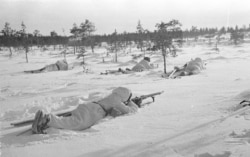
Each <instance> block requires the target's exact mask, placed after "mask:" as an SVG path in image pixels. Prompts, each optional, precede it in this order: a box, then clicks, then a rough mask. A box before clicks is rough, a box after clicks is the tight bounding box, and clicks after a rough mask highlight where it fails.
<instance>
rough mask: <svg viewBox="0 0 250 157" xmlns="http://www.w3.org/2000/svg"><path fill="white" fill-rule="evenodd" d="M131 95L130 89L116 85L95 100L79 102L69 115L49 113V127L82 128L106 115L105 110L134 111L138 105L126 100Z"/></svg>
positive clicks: (125, 112)
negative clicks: (108, 92)
mask: <svg viewBox="0 0 250 157" xmlns="http://www.w3.org/2000/svg"><path fill="white" fill-rule="evenodd" d="M130 95H131V91H130V90H129V89H127V88H124V87H118V88H116V89H114V90H113V91H112V93H111V94H110V95H108V96H106V97H104V98H102V99H101V100H99V101H97V102H90V103H86V104H80V105H79V106H78V107H77V108H76V109H75V110H73V111H72V115H71V116H69V117H58V116H56V115H53V114H50V121H49V123H48V126H49V127H53V128H59V129H69V130H84V129H87V128H89V127H91V126H93V125H94V124H96V123H97V122H98V121H99V120H101V119H103V118H104V117H105V116H106V115H107V111H110V110H111V109H112V108H115V109H116V110H118V111H119V112H121V114H127V113H134V112H136V111H137V109H138V107H137V105H136V104H134V103H133V102H132V101H129V102H128V103H127V105H125V103H124V102H126V101H127V100H128V99H129V97H130Z"/></svg>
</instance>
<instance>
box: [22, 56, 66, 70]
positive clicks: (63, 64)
mask: <svg viewBox="0 0 250 157" xmlns="http://www.w3.org/2000/svg"><path fill="white" fill-rule="evenodd" d="M68 69H69V65H68V63H67V61H66V60H65V59H64V60H59V61H57V62H56V63H54V64H49V65H46V66H45V67H43V68H41V69H38V70H29V71H24V72H25V73H42V72H49V71H66V70H68Z"/></svg>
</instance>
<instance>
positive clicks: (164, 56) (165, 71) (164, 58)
mask: <svg viewBox="0 0 250 157" xmlns="http://www.w3.org/2000/svg"><path fill="white" fill-rule="evenodd" d="M163 61H164V74H166V73H167V70H166V55H164V54H163Z"/></svg>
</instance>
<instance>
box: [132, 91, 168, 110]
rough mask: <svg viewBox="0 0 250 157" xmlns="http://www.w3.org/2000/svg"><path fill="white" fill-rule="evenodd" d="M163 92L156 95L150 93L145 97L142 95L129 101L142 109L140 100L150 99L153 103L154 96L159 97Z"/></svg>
mask: <svg viewBox="0 0 250 157" xmlns="http://www.w3.org/2000/svg"><path fill="white" fill-rule="evenodd" d="M163 92H164V91H161V92H156V93H152V94H147V95H142V96H140V97H137V96H136V97H135V98H132V99H131V101H133V102H134V103H135V104H136V105H137V106H138V107H139V108H140V107H142V105H141V103H142V100H144V99H147V98H150V97H151V98H152V100H153V102H155V96H156V95H160V94H162V93H163Z"/></svg>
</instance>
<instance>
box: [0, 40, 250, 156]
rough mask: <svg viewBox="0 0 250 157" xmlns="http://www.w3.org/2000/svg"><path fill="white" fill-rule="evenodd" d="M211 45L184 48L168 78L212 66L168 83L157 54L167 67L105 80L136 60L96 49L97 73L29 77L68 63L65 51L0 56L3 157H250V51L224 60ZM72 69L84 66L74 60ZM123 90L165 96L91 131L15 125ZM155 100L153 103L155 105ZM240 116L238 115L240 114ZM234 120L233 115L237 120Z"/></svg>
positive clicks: (231, 49)
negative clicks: (177, 69)
mask: <svg viewBox="0 0 250 157" xmlns="http://www.w3.org/2000/svg"><path fill="white" fill-rule="evenodd" d="M211 49H212V47H209V46H207V45H196V46H184V47H183V48H182V51H181V52H178V57H175V58H173V57H168V58H167V71H170V70H172V69H173V67H174V66H182V65H183V64H185V63H186V62H187V61H189V60H190V59H191V58H195V57H200V58H202V59H204V60H205V61H206V63H207V65H206V69H205V70H204V71H202V72H201V73H200V74H198V75H193V76H186V77H182V78H180V79H165V78H162V77H161V74H163V59H162V56H161V55H160V53H158V54H150V53H147V56H149V57H151V61H152V63H154V64H158V65H159V67H158V68H156V69H153V70H151V71H145V72H139V73H134V74H117V75H100V72H105V70H111V69H118V68H119V67H121V68H126V67H129V68H130V67H132V66H133V65H134V64H135V62H136V61H139V60H140V59H141V58H140V59H138V60H136V61H133V60H132V57H131V55H132V54H138V53H139V50H137V49H132V52H131V53H128V54H127V53H126V52H125V53H121V54H120V55H119V57H118V63H113V62H112V59H113V58H112V57H106V58H105V63H103V60H102V57H103V56H104V54H105V49H103V48H97V49H96V52H95V53H94V54H92V53H91V51H90V50H89V54H88V56H87V57H86V63H87V65H86V66H87V68H88V69H89V72H88V73H86V72H83V70H82V69H83V68H82V67H80V66H75V67H74V69H72V70H70V71H57V72H48V73H41V74H25V73H23V71H24V70H33V69H38V68H42V67H43V66H44V65H46V64H51V63H55V62H56V61H57V60H59V59H63V56H61V55H57V54H59V53H60V51H52V50H50V51H45V52H40V51H39V50H32V51H31V52H30V54H29V63H26V62H25V55H24V54H23V53H18V54H15V55H14V56H13V57H12V59H9V58H8V52H7V50H6V51H0V80H1V82H0V107H1V111H0V120H1V137H0V140H1V155H0V156H2V157H12V156H13V157H20V156H22V157H44V156H46V157H55V156H60V157H69V156H70V157H85V156H91V157H92V156H96V157H100V156H101V157H110V156H114V157H117V156H118V157H119V156H124V157H128V156H139V157H145V156H149V157H152V156H153V157H155V156H164V157H166V156H170V157H181V156H185V157H186V156H188V157H189V156H190V157H218V156H221V157H229V156H231V157H249V156H250V149H249V148H250V109H249V108H245V109H244V111H242V112H241V113H240V114H234V113H235V112H237V111H238V109H239V110H240V107H239V106H238V104H239V102H240V101H242V100H243V99H248V100H250V70H249V68H250V44H249V43H245V44H243V45H240V46H232V45H219V49H220V52H219V53H216V52H215V51H213V50H211ZM67 61H68V63H70V64H72V65H73V64H74V65H77V63H78V62H80V60H77V59H76V56H74V55H72V54H70V55H68V56H67ZM118 86H125V87H128V88H130V89H131V90H132V91H133V93H135V94H137V95H142V94H150V93H153V92H158V91H162V90H164V91H165V92H164V93H163V94H162V95H159V96H157V97H156V101H155V102H154V103H150V104H149V105H147V106H145V107H144V108H141V109H139V111H138V113H136V114H131V115H125V116H121V117H117V118H111V117H107V118H105V119H104V120H102V121H100V122H99V123H98V124H96V125H95V126H93V127H91V128H90V129H87V130H84V131H70V130H57V129H53V128H49V129H48V134H45V135H31V134H30V133H29V132H27V133H25V134H22V135H20V136H17V135H18V134H19V133H20V132H22V131H24V130H27V129H28V128H29V127H30V126H24V127H16V128H13V127H11V126H10V123H11V122H15V121H19V120H22V119H29V118H32V117H34V114H35V112H36V111H37V110H38V109H43V110H45V111H46V112H57V111H61V110H68V109H72V108H74V107H76V106H77V105H78V104H79V103H84V102H87V101H92V100H94V99H98V98H100V97H102V96H105V95H106V94H108V93H109V92H111V90H112V89H113V88H115V87H118ZM147 101H151V100H150V99H148V100H147ZM232 114H233V115H232ZM231 115H232V116H231Z"/></svg>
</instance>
